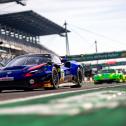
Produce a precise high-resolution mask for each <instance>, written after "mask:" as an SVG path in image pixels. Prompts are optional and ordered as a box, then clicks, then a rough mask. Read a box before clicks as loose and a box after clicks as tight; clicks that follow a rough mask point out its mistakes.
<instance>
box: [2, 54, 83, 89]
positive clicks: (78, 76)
mask: <svg viewBox="0 0 126 126" xmlns="http://www.w3.org/2000/svg"><path fill="white" fill-rule="evenodd" d="M82 81H83V72H82V67H81V65H80V64H78V63H77V62H76V61H66V62H65V63H61V60H60V58H59V57H58V56H57V55H54V54H26V55H21V56H18V57H16V58H14V59H13V60H11V61H10V62H9V63H8V64H7V65H6V66H5V67H3V68H2V69H1V70H0V91H2V90H6V89H7V90H9V89H23V90H32V89H36V88H45V89H57V88H58V87H59V86H60V84H61V83H64V82H73V83H74V85H73V86H72V87H81V84H82Z"/></svg>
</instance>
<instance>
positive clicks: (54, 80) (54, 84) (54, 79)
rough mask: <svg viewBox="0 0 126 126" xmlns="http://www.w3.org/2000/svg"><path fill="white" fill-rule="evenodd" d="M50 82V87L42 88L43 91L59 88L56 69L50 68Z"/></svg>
mask: <svg viewBox="0 0 126 126" xmlns="http://www.w3.org/2000/svg"><path fill="white" fill-rule="evenodd" d="M50 82H51V86H52V87H44V89H45V90H49V89H58V88H59V73H58V70H57V68H56V67H53V68H52V77H51V79H50Z"/></svg>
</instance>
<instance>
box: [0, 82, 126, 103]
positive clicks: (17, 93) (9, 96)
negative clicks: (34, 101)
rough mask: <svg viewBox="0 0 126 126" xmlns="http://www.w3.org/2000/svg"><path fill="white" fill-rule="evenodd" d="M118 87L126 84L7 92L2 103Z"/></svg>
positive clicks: (85, 85)
mask: <svg viewBox="0 0 126 126" xmlns="http://www.w3.org/2000/svg"><path fill="white" fill-rule="evenodd" d="M118 85H126V84H125V83H119V84H116V83H113V84H101V85H100V84H99V85H94V84H93V83H89V82H88V83H84V84H83V86H82V87H81V88H70V87H60V88H59V89H57V90H44V89H38V90H34V91H27V92H26V91H23V90H5V91H3V92H2V93H0V102H2V101H6V100H13V99H18V98H27V97H33V96H39V95H45V94H54V93H60V92H69V91H77V90H94V89H96V88H97V89H98V88H106V87H110V86H118Z"/></svg>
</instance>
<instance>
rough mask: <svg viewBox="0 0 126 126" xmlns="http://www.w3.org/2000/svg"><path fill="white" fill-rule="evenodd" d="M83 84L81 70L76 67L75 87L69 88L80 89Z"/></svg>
mask: <svg viewBox="0 0 126 126" xmlns="http://www.w3.org/2000/svg"><path fill="white" fill-rule="evenodd" d="M82 82H83V70H82V68H81V67H78V69H77V77H76V81H75V83H76V85H73V86H71V88H80V87H82Z"/></svg>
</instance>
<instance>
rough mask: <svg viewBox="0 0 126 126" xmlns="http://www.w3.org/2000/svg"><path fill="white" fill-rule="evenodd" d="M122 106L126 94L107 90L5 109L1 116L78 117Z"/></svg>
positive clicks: (125, 99)
mask: <svg viewBox="0 0 126 126" xmlns="http://www.w3.org/2000/svg"><path fill="white" fill-rule="evenodd" d="M75 101H76V102H75ZM120 105H124V106H126V92H125V91H122V92H120V91H112V90H107V91H106V90H105V91H98V92H93V93H87V94H81V95H76V96H70V97H67V98H61V99H60V98H58V99H52V100H50V101H49V102H48V103H46V104H37V105H25V106H19V107H13V108H4V109H0V115H1V114H7V115H8V114H9V115H10V114H11V115H16V114H20V115H21V114H37V115H76V114H80V113H84V112H90V111H93V110H96V109H101V108H108V109H112V108H116V107H119V106H120Z"/></svg>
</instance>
